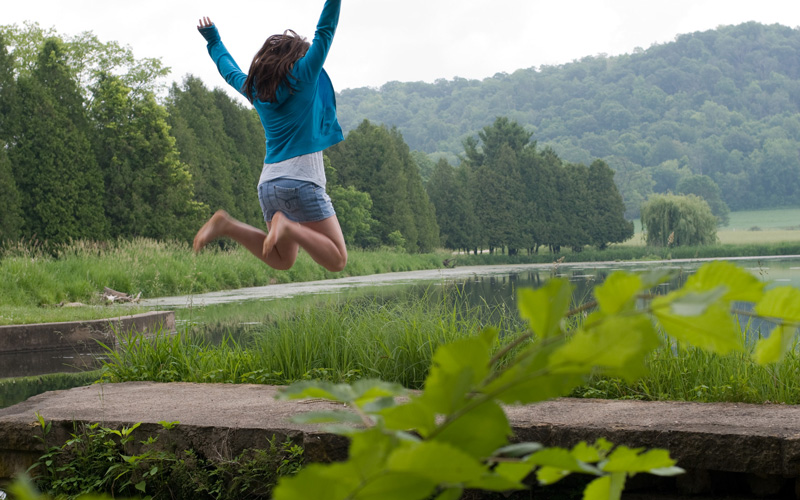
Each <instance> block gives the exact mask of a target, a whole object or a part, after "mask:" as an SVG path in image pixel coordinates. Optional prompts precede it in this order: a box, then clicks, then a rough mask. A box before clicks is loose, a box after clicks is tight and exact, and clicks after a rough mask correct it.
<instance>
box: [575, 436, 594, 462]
mask: <svg viewBox="0 0 800 500" xmlns="http://www.w3.org/2000/svg"><path fill="white" fill-rule="evenodd" d="M570 453H571V454H572V456H573V457H575V459H576V460H579V461H581V462H586V463H594V462H597V461H599V460H600V458H601V456H600V452H599V451H598V449H597V448H595V447H594V446H592V445H590V444H587V443H586V441H581V442H580V443H578V444H576V445H575V446H573V447H572V450H570Z"/></svg>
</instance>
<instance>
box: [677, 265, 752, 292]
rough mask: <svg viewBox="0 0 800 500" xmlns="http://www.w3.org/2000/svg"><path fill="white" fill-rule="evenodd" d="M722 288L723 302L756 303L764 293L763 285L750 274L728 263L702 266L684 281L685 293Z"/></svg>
mask: <svg viewBox="0 0 800 500" xmlns="http://www.w3.org/2000/svg"><path fill="white" fill-rule="evenodd" d="M720 286H723V287H724V288H725V294H724V300H726V301H728V302H730V301H743V302H758V301H759V300H760V299H761V296H762V294H763V293H764V283H762V282H760V281H759V280H758V278H756V277H755V276H753V275H752V274H751V273H750V272H748V271H747V270H745V269H742V268H741V267H739V266H737V265H736V264H733V263H731V262H728V261H722V260H718V261H714V262H710V263H708V264H704V265H702V266H701V267H700V268H699V269H698V270H697V272H696V273H694V274H693V275H692V276H690V277H689V279H687V280H686V284H685V285H684V286H683V289H682V290H684V291H686V292H705V291H709V290H713V289H715V288H718V287H720Z"/></svg>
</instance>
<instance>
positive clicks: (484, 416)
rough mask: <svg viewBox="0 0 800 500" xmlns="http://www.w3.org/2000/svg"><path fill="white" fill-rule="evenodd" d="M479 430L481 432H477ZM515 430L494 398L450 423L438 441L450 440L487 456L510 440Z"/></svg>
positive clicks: (477, 454) (473, 455) (470, 452)
mask: <svg viewBox="0 0 800 500" xmlns="http://www.w3.org/2000/svg"><path fill="white" fill-rule="evenodd" d="M476 429H480V431H479V432H476ZM511 433H512V431H511V425H510V424H509V423H508V418H507V417H506V413H505V412H504V411H503V409H502V408H500V405H498V404H497V403H495V402H494V401H487V402H485V403H483V404H481V405H480V406H477V407H475V408H473V409H471V410H470V411H469V412H467V413H465V414H463V415H461V416H460V417H459V418H457V419H456V420H453V421H452V423H448V425H447V426H446V427H444V430H443V431H441V432H440V433H439V434H437V435H436V437H435V438H434V440H435V441H440V442H444V443H449V444H451V445H452V446H454V447H456V448H458V449H460V450H462V451H464V452H466V453H468V454H469V455H471V456H472V457H475V458H477V459H483V458H485V457H488V456H490V455H491V454H492V452H494V451H495V450H496V449H497V448H498V447H500V446H503V445H505V444H506V443H508V437H509V436H510V435H511Z"/></svg>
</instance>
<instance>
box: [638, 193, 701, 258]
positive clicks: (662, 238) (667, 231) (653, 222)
mask: <svg viewBox="0 0 800 500" xmlns="http://www.w3.org/2000/svg"><path fill="white" fill-rule="evenodd" d="M642 228H643V230H644V231H645V232H646V234H647V244H648V245H652V246H658V247H667V246H679V245H686V246H696V245H712V244H714V243H716V241H717V218H716V217H714V214H712V213H711V208H709V206H708V203H706V202H705V200H703V199H702V198H700V197H698V196H695V195H693V194H690V195H674V194H665V195H664V194H655V195H653V196H652V197H651V198H650V199H649V200H648V201H647V203H645V204H644V205H642Z"/></svg>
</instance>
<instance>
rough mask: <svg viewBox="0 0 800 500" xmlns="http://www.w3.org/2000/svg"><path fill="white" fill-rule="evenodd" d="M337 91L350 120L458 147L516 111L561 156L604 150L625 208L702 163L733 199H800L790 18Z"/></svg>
mask: <svg viewBox="0 0 800 500" xmlns="http://www.w3.org/2000/svg"><path fill="white" fill-rule="evenodd" d="M337 104H338V110H339V117H340V121H341V123H342V126H343V127H344V128H345V129H346V130H351V129H353V128H355V127H356V126H358V124H359V123H360V122H361V121H362V120H363V119H365V118H366V119H369V120H370V121H373V122H378V123H384V124H386V125H389V126H396V127H397V128H398V130H399V131H400V132H401V133H402V134H403V137H404V139H405V140H406V142H407V143H408V144H409V146H410V147H411V149H416V150H419V151H423V152H426V153H442V154H444V156H446V157H448V158H449V159H450V160H451V161H454V159H455V157H456V155H459V154H462V153H463V151H464V147H463V144H462V141H463V140H464V138H466V137H470V136H475V135H477V133H478V131H479V130H481V129H482V128H483V127H485V126H486V125H488V124H490V123H492V122H493V121H494V119H495V118H496V117H497V116H506V117H508V118H510V119H512V120H515V121H517V122H518V123H520V124H521V125H523V126H524V127H526V128H527V129H528V130H530V131H532V132H533V140H536V141H538V144H539V146H540V147H541V146H552V147H553V148H554V149H555V151H556V152H557V153H558V155H559V156H560V157H562V158H563V159H565V160H568V161H572V162H581V163H585V164H587V165H588V164H589V163H591V161H592V160H593V159H595V158H604V159H605V160H606V161H607V162H608V163H609V165H611V166H612V168H613V169H614V170H615V171H616V177H615V180H616V182H617V184H618V186H619V187H620V190H621V191H622V193H623V196H624V197H625V201H626V205H627V206H629V208H630V209H631V210H629V212H630V211H634V212H635V210H636V207H638V203H639V201H641V200H643V199H644V198H646V196H647V195H648V194H649V193H651V192H666V191H676V188H677V187H678V184H679V183H680V182H681V181H682V180H686V179H689V178H694V179H697V177H698V176H699V175H702V176H707V177H710V178H711V179H712V180H713V181H714V182H715V183H716V184H717V185H718V186H719V187H720V188H721V191H722V197H723V199H724V200H725V201H726V202H727V203H728V205H729V206H730V207H731V208H732V209H744V208H759V207H772V206H782V205H792V204H797V200H798V199H800V153H799V151H800V30H799V29H792V28H788V27H785V26H780V25H770V26H766V25H762V24H758V23H755V22H751V23H746V24H741V25H738V26H725V27H720V28H718V29H716V30H711V31H705V32H697V33H692V34H686V35H680V36H678V37H677V38H676V40H675V41H674V42H670V43H666V44H661V45H654V46H652V47H650V48H649V49H647V50H641V49H637V50H636V51H634V53H632V54H626V55H622V56H615V57H607V56H604V55H598V56H589V57H585V58H583V59H581V60H580V61H575V62H572V63H569V64H564V65H560V66H545V67H540V68H529V69H520V70H518V71H515V72H514V73H512V74H497V75H495V76H494V77H491V78H487V79H485V80H482V81H478V80H466V79H461V78H455V79H454V80H439V81H437V82H435V83H432V84H427V83H422V82H411V83H400V82H390V83H387V84H385V85H384V86H382V87H381V88H380V89H369V88H361V89H348V90H344V91H342V92H341V93H340V94H339V96H338V99H337ZM704 179H706V177H704Z"/></svg>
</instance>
